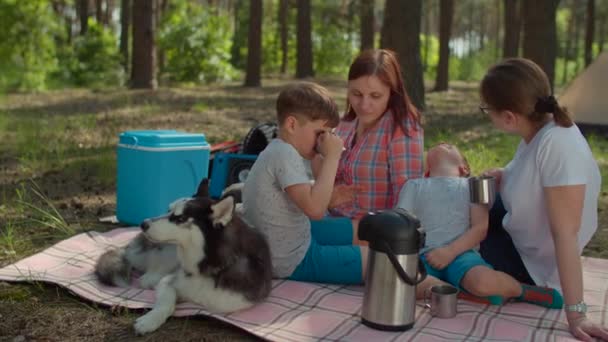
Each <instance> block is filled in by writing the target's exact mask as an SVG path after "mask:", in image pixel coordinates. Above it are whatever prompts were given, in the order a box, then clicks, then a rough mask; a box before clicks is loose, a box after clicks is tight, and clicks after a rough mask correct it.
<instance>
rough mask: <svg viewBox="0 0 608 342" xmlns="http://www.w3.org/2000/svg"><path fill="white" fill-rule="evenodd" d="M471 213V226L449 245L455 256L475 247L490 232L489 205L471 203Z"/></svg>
mask: <svg viewBox="0 0 608 342" xmlns="http://www.w3.org/2000/svg"><path fill="white" fill-rule="evenodd" d="M470 213H471V214H470V215H471V228H470V229H468V230H467V231H466V232H465V233H464V234H462V235H461V236H460V237H459V238H458V239H456V240H454V241H453V242H452V243H450V244H449V245H448V246H447V248H449V249H450V250H451V252H452V254H453V255H454V257H456V256H458V255H460V254H462V253H464V252H466V251H468V250H470V249H472V248H475V247H476V246H477V245H479V243H480V242H481V241H482V240H483V239H485V238H486V234H487V233H488V207H487V206H485V205H481V204H471V209H470Z"/></svg>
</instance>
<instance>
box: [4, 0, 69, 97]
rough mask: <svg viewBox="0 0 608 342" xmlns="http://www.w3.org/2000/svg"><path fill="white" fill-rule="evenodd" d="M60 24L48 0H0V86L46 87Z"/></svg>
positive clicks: (55, 66)
mask: <svg viewBox="0 0 608 342" xmlns="http://www.w3.org/2000/svg"><path fill="white" fill-rule="evenodd" d="M60 28H61V26H60V25H59V23H58V20H57V18H56V17H55V16H54V14H53V11H52V8H51V5H50V3H49V1H48V0H28V1H22V0H0V36H1V37H2V39H0V89H4V90H17V91H30V90H43V89H45V88H46V84H47V80H48V77H49V75H50V73H51V72H53V71H54V70H55V69H56V68H57V59H56V58H55V38H57V37H58V36H59V35H60V32H61V30H60Z"/></svg>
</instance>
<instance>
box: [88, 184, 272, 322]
mask: <svg viewBox="0 0 608 342" xmlns="http://www.w3.org/2000/svg"><path fill="white" fill-rule="evenodd" d="M234 209H235V200H234V197H233V196H230V195H227V196H224V197H223V198H222V199H220V200H219V201H214V200H212V199H211V198H209V195H208V181H207V180H206V179H204V180H203V181H202V182H201V184H200V185H199V188H198V191H197V193H196V195H195V196H194V197H193V198H190V199H184V200H180V201H176V202H174V203H173V204H172V205H171V208H170V211H169V214H168V215H167V216H163V217H159V218H154V219H150V220H146V221H144V222H143V223H142V224H141V229H142V230H143V234H142V236H143V238H145V239H149V240H151V241H152V243H153V244H154V245H155V246H159V245H160V246H161V247H158V248H157V247H153V248H151V249H150V248H148V249H147V250H146V251H145V253H147V254H154V253H157V255H156V256H155V257H154V258H156V257H158V256H159V255H160V254H163V253H164V255H165V256H167V257H168V258H170V256H171V249H170V248H169V247H165V245H164V244H172V245H173V246H175V253H176V256H177V257H176V260H177V266H176V268H175V270H173V271H169V272H168V275H166V276H164V277H162V279H160V281H159V282H158V284H157V285H156V303H155V305H154V308H153V309H152V310H151V311H149V312H148V313H146V314H145V315H144V316H142V317H140V318H138V319H137V320H136V322H135V325H134V328H135V331H136V332H137V333H138V334H145V333H148V332H152V331H154V330H156V329H158V327H160V326H161V325H162V324H163V323H164V322H165V321H166V320H167V318H168V317H169V316H171V314H173V311H174V310H175V304H176V302H177V301H178V300H183V301H189V302H192V303H196V304H200V305H202V306H203V307H205V309H207V310H209V311H211V312H214V313H225V312H232V311H237V310H241V309H245V308H248V307H250V306H252V305H254V304H255V303H257V302H259V301H261V300H263V299H265V298H266V297H267V296H268V294H269V293H270V290H271V280H272V265H271V259H270V248H269V247H268V243H267V241H266V239H265V237H264V235H263V234H262V233H260V232H259V231H257V230H256V229H254V228H251V227H249V226H247V225H246V224H245V223H244V222H243V221H242V220H241V219H240V218H239V217H238V216H237V215H235V214H234ZM138 238H139V236H138V237H136V239H135V240H137V239H138ZM135 240H134V241H133V242H132V244H133V245H135V244H136V242H135ZM143 245H144V244H142V246H143ZM128 249H129V247H127V248H126V249H125V251H123V252H122V256H120V257H119V256H117V255H119V254H120V253H117V254H116V253H115V254H114V258H115V259H116V258H119V260H130V259H129V257H128V256H127V255H128V254H127V250H128ZM132 249H133V250H135V249H136V247H133V248H132ZM110 259H111V258H109V257H107V258H106V260H105V261H108V260H110ZM152 259H153V258H152V257H148V259H147V260H148V261H150V264H151V263H152V262H151V261H152ZM155 260H158V259H155ZM163 262H164V263H165V264H164V265H163V267H159V268H156V269H154V271H153V272H150V273H149V272H148V269H146V270H145V272H146V273H145V274H144V277H146V278H147V279H151V280H149V283H152V280H153V279H155V278H156V277H157V275H158V274H160V273H162V272H164V271H166V270H167V269H169V268H170V266H171V262H172V260H168V261H163ZM101 266H102V262H101V260H100V262H98V265H97V271H96V273H97V274H98V276H100V274H104V276H105V277H106V278H105V279H106V280H111V281H112V280H113V279H115V278H116V277H115V276H116V274H112V273H111V272H103V271H104V270H103V269H102V267H101ZM110 268H112V267H110ZM124 268H127V269H128V268H129V267H128V266H125V267H123V269H124ZM114 269H119V268H117V267H114ZM127 274H128V271H127ZM101 279H103V278H102V277H101V276H100V280H101ZM142 282H143V281H142Z"/></svg>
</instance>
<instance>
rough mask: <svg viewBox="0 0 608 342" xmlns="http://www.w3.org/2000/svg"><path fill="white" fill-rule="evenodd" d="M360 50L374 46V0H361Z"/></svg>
mask: <svg viewBox="0 0 608 342" xmlns="http://www.w3.org/2000/svg"><path fill="white" fill-rule="evenodd" d="M360 6H361V18H360V19H361V20H360V21H361V47H360V49H361V51H363V50H367V49H373V48H374V26H375V25H376V23H375V18H374V0H361V3H360Z"/></svg>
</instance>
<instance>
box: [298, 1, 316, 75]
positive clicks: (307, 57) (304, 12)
mask: <svg viewBox="0 0 608 342" xmlns="http://www.w3.org/2000/svg"><path fill="white" fill-rule="evenodd" d="M297 1H298V32H297V56H296V60H297V61H296V78H306V77H312V76H314V70H313V61H312V25H311V22H310V11H311V9H310V0H297Z"/></svg>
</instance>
